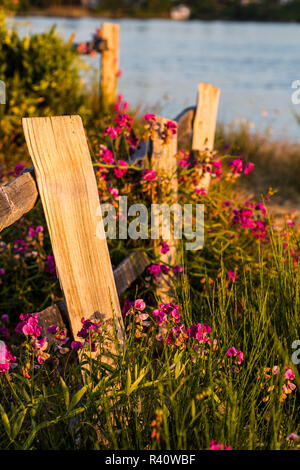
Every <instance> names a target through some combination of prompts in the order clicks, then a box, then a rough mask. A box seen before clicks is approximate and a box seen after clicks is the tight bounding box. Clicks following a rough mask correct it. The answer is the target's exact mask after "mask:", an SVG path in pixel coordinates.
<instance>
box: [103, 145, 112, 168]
mask: <svg viewBox="0 0 300 470" xmlns="http://www.w3.org/2000/svg"><path fill="white" fill-rule="evenodd" d="M100 158H102V159H103V160H104V161H105V163H107V164H108V165H113V164H114V163H115V160H114V155H113V153H112V151H111V150H109V149H108V148H107V147H106V146H105V145H100Z"/></svg>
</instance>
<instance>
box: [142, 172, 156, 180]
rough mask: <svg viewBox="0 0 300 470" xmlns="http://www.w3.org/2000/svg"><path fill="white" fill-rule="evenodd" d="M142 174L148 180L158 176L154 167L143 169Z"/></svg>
mask: <svg viewBox="0 0 300 470" xmlns="http://www.w3.org/2000/svg"><path fill="white" fill-rule="evenodd" d="M142 176H143V178H144V180H146V181H153V180H155V178H156V171H155V170H152V169H148V170H145V171H143V174H142Z"/></svg>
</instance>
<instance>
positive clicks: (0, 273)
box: [0, 268, 5, 277]
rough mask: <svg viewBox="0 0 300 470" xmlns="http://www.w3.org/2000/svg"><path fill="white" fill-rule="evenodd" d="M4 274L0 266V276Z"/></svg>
mask: <svg viewBox="0 0 300 470" xmlns="http://www.w3.org/2000/svg"><path fill="white" fill-rule="evenodd" d="M4 274H5V269H3V268H0V277H1V276H4Z"/></svg>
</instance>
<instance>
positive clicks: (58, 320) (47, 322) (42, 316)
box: [38, 304, 67, 346]
mask: <svg viewBox="0 0 300 470" xmlns="http://www.w3.org/2000/svg"><path fill="white" fill-rule="evenodd" d="M38 325H39V326H40V327H41V328H42V336H46V338H47V342H48V345H49V346H51V344H52V343H53V342H54V336H53V334H51V333H49V332H48V328H49V326H51V325H56V326H59V327H60V328H65V327H66V326H67V325H65V323H64V320H63V317H62V314H61V311H60V309H59V306H58V305H57V304H55V305H51V307H48V308H46V309H45V310H42V312H39V316H38Z"/></svg>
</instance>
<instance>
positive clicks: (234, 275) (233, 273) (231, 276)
mask: <svg viewBox="0 0 300 470" xmlns="http://www.w3.org/2000/svg"><path fill="white" fill-rule="evenodd" d="M228 277H229V279H230V280H231V281H235V280H236V279H238V278H239V276H238V275H237V274H235V272H234V271H228Z"/></svg>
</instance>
